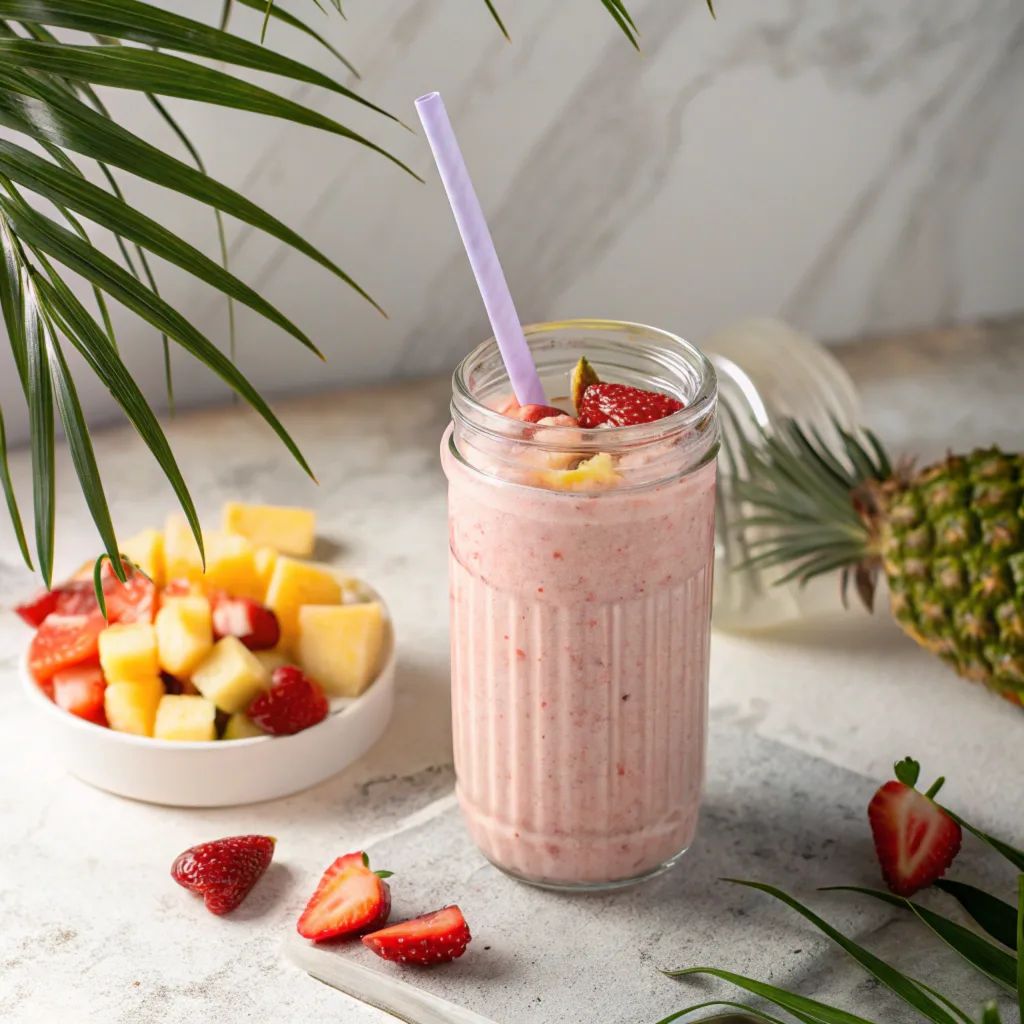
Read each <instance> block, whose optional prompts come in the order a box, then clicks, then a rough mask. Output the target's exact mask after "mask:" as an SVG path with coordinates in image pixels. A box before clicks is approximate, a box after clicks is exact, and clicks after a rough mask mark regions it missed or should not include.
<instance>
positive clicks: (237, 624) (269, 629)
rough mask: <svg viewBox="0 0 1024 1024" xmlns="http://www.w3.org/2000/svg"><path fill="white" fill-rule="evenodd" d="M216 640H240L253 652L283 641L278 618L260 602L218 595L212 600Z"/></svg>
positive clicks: (246, 598) (214, 636) (266, 648)
mask: <svg viewBox="0 0 1024 1024" xmlns="http://www.w3.org/2000/svg"><path fill="white" fill-rule="evenodd" d="M210 603H211V605H212V608H213V638H214V640H220V639H222V638H223V637H226V636H234V637H237V638H238V639H239V640H241V641H242V643H243V644H244V645H245V646H246V647H248V648H249V650H250V651H268V650H270V649H271V648H272V647H276V646H277V642H278V641H279V640H280V639H281V627H280V625H279V624H278V621H277V616H276V615H275V614H274V613H273V612H272V611H271V610H270V609H269V608H267V607H266V606H265V605H262V604H260V603H259V601H253V600H252V599H251V598H248V597H229V596H228V595H227V594H218V595H216V596H214V597H213V598H211V601H210Z"/></svg>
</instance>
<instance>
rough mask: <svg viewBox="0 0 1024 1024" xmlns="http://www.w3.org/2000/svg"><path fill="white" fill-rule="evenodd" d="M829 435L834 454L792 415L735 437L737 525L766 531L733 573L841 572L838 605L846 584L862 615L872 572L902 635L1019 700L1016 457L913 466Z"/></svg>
mask: <svg viewBox="0 0 1024 1024" xmlns="http://www.w3.org/2000/svg"><path fill="white" fill-rule="evenodd" d="M836 429H837V432H838V435H839V437H840V438H841V439H842V448H843V451H841V452H840V451H838V450H836V451H833V450H831V449H830V447H829V446H828V445H827V444H826V443H825V442H824V441H823V440H822V438H821V437H820V435H819V434H817V433H814V432H812V433H811V434H808V432H806V431H805V430H804V429H802V428H801V427H800V426H799V425H798V424H797V423H796V422H794V421H792V420H787V421H784V422H782V423H781V424H780V425H779V426H778V427H776V428H775V429H774V430H773V432H772V433H771V434H765V435H763V436H762V438H761V440H760V443H757V444H755V443H752V442H750V441H749V440H746V439H741V440H740V441H739V445H740V447H741V449H742V451H741V452H740V453H739V455H740V458H738V459H734V460H733V465H734V466H737V465H743V464H745V466H746V469H745V471H744V472H743V473H742V475H740V474H737V475H736V477H735V479H734V484H735V488H736V495H737V497H738V498H740V499H741V500H742V501H744V502H747V503H748V505H749V509H750V514H749V515H747V516H745V517H744V518H743V520H741V523H740V524H739V525H740V526H741V527H743V529H744V534H745V535H746V536H748V537H749V533H748V532H747V528H748V527H766V528H768V529H767V530H766V531H764V532H760V531H759V536H758V537H757V539H755V540H748V547H749V549H750V550H751V552H752V554H751V556H750V557H749V558H748V560H747V562H746V563H745V564H747V565H759V566H762V567H769V566H787V567H788V568H787V570H786V571H785V573H784V575H783V576H782V577H781V579H780V580H779V582H785V581H788V580H792V579H798V580H801V581H804V582H806V581H807V580H809V579H812V578H813V577H815V576H820V575H822V574H824V573H827V572H832V571H834V570H837V569H841V570H842V589H843V597H844V601H845V596H846V591H847V588H848V585H849V582H850V580H851V579H852V580H853V581H854V583H855V585H856V589H857V593H858V594H859V596H860V599H861V601H862V602H863V603H864V605H865V606H866V607H867V608H868V609H869V610H871V609H872V607H873V601H874V593H875V588H876V584H877V581H878V574H879V572H884V573H885V576H886V578H887V579H888V583H889V592H890V604H891V607H892V612H893V615H894V616H895V617H896V620H897V622H898V623H899V624H900V626H901V627H902V628H903V630H904V632H906V633H908V634H909V635H910V636H912V637H913V638H914V639H915V640H916V641H917V642H918V643H919V644H921V645H922V646H923V647H925V648H927V649H928V650H929V651H932V652H933V653H935V654H937V655H939V657H941V658H942V659H943V660H944V661H946V662H948V663H949V664H950V665H952V666H953V668H955V669H956V671H957V672H958V673H959V674H960V675H961V676H963V677H964V678H966V679H970V680H973V681H976V682H980V683H984V684H985V685H986V686H988V687H989V688H990V689H992V690H994V691H995V692H997V693H999V694H1000V695H1002V696H1003V697H1005V698H1007V699H1008V700H1011V701H1013V702H1015V703H1017V704H1024V541H1022V535H1024V529H1022V527H1024V522H1022V517H1024V504H1022V496H1024V456H1022V455H1019V454H1018V455H1007V454H1005V453H1003V452H1001V451H999V450H998V449H996V448H991V449H988V450H984V451H982V450H978V451H974V452H972V453H971V454H970V455H949V456H947V457H946V458H945V459H943V460H942V461H941V462H936V463H934V464H932V465H930V466H927V467H925V468H924V469H921V470H917V471H915V470H914V469H913V466H912V464H910V463H905V462H904V463H901V464H899V465H896V466H893V464H892V462H891V461H890V459H889V457H888V455H887V454H886V452H885V449H884V448H883V447H882V445H881V444H880V442H879V441H878V439H877V438H876V437H875V436H874V435H873V434H872V433H871V432H870V431H868V430H863V431H861V437H857V436H854V435H852V434H850V433H848V432H846V431H843V430H841V429H840V428H838V426H837V428H836Z"/></svg>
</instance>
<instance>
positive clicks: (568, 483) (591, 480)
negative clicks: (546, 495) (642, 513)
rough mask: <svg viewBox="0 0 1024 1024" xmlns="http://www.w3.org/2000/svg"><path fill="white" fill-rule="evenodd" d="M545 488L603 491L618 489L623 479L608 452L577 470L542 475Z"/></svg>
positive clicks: (578, 467) (596, 456) (582, 464)
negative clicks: (612, 488)
mask: <svg viewBox="0 0 1024 1024" xmlns="http://www.w3.org/2000/svg"><path fill="white" fill-rule="evenodd" d="M541 476H542V483H543V485H544V486H547V487H552V488H554V489H555V490H558V491H603V490H606V489H607V488H609V487H616V486H617V485H618V484H619V483H620V481H621V480H622V477H621V476H620V475H619V474H618V473H617V472H616V471H615V462H614V461H613V459H612V457H611V456H610V455H609V454H608V453H607V452H601V453H599V454H598V455H595V456H594V457H593V458H591V459H587V460H586V461H585V462H581V463H580V464H579V465H578V466H577V467H576V468H575V469H567V470H564V471H563V472H550V473H544V474H541Z"/></svg>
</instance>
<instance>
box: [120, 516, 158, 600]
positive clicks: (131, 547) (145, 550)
mask: <svg viewBox="0 0 1024 1024" xmlns="http://www.w3.org/2000/svg"><path fill="white" fill-rule="evenodd" d="M121 554H122V555H127V557H128V558H130V559H131V560H132V561H133V562H134V563H135V564H136V565H137V566H138V567H139V568H140V569H141V570H142V571H143V572H144V573H145V574H146V575H147V576H148V577H149V578H150V579H151V580H152V581H153V582H154V583H155V584H156V585H157V586H158V587H162V586H163V585H164V583H165V581H166V579H167V577H166V575H165V574H164V535H163V534H162V533H161V532H160V531H159V530H152V529H150V530H143V531H142V533H137V534H136V535H135V536H134V537H129V538H128V539H127V540H126V541H122V542H121Z"/></svg>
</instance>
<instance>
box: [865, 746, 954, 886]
mask: <svg viewBox="0 0 1024 1024" xmlns="http://www.w3.org/2000/svg"><path fill="white" fill-rule="evenodd" d="M895 771H896V779H895V780H894V781H891V782H887V783H886V784H885V785H884V786H882V787H881V789H879V790H878V792H877V793H875V795H874V798H873V799H872V801H871V803H870V805H869V806H868V821H869V822H870V823H871V832H872V834H873V835H874V838H875V851H876V852H877V854H878V862H879V864H880V865H881V867H882V877H883V878H884V879H885V881H886V884H887V885H888V886H889V888H890V889H891V890H892V892H894V893H896V895H897V896H913V895H914V893H915V892H917V891H918V890H919V889H924V888H926V887H927V886H929V885H931V884H932V882H934V881H935V880H936V879H938V878H941V877H942V875H943V874H944V873H945V872H946V869H947V868H948V867H949V866H950V864H952V863H953V859H954V858H955V857H956V855H957V854H958V853H959V852H960V841H961V839H962V838H963V834H962V832H961V830H960V826H959V825H958V824H957V823H956V822H955V821H954V820H953V819H952V818H951V817H950V816H949V815H948V814H947V813H946V812H945V811H944V810H943V809H942V808H941V807H939V806H938V804H936V803H935V801H934V800H933V799H932V798H933V797H934V796H935V795H936V793H938V791H939V789H941V787H942V784H943V782H945V779H942V778H940V779H938V780H937V781H936V782H935V784H934V785H933V786H932V787H931V789H929V790H928V792H927V793H920V792H918V791H917V790H916V789H915V788H914V786H915V785H916V784H917V778H918V775H919V774H920V772H921V766H920V765H919V764H918V763H917V762H916V761H914V760H912V759H911V758H909V757H908V758H905V759H904V760H902V761H899V762H897V764H896V765H895Z"/></svg>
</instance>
